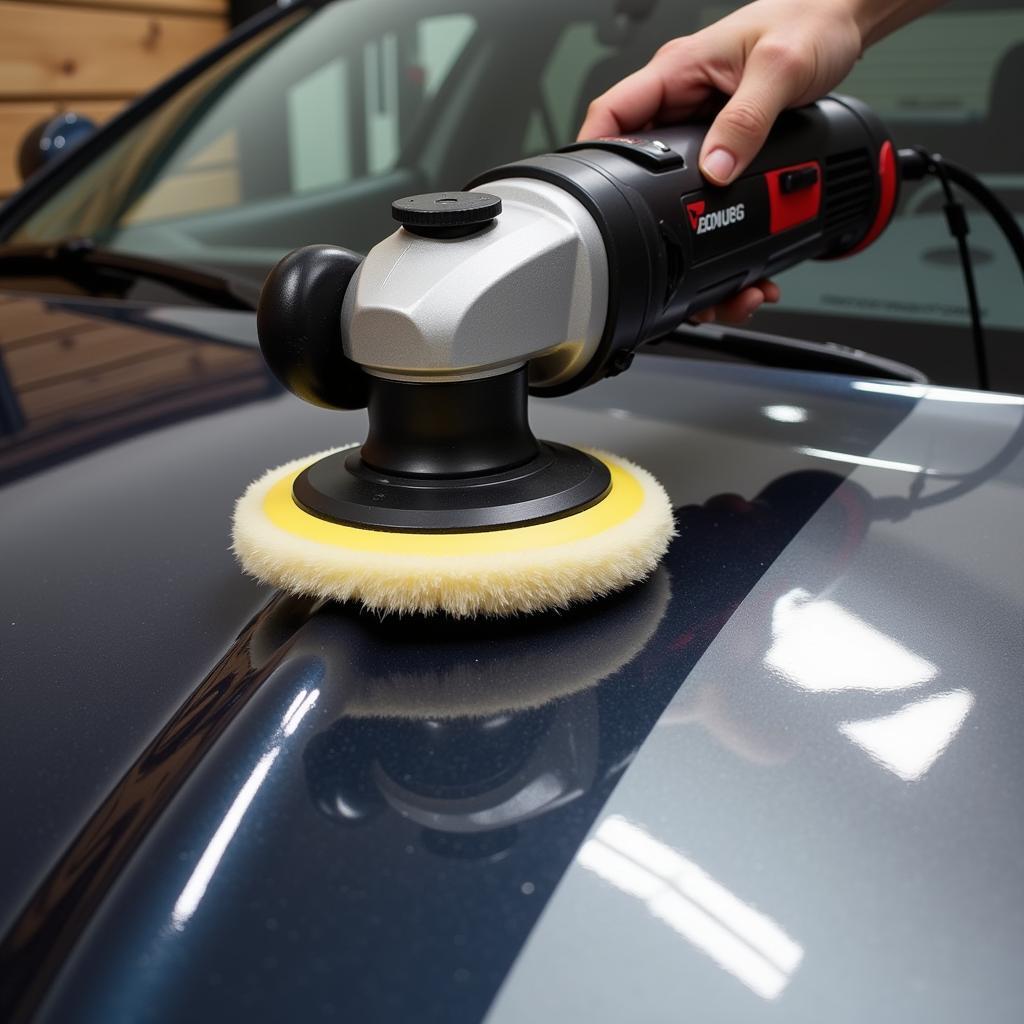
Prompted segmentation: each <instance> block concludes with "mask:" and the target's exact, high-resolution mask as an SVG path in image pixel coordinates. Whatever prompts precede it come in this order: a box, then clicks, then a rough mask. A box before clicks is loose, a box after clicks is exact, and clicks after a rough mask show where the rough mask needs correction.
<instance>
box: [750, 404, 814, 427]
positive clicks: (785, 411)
mask: <svg viewBox="0 0 1024 1024" xmlns="http://www.w3.org/2000/svg"><path fill="white" fill-rule="evenodd" d="M761 412H763V413H764V414H765V416H767V417H768V419H770V420H775V422H776V423H806V422H807V410H806V409H804V408H802V407H801V406H799V405H766V406H764V408H762V410H761Z"/></svg>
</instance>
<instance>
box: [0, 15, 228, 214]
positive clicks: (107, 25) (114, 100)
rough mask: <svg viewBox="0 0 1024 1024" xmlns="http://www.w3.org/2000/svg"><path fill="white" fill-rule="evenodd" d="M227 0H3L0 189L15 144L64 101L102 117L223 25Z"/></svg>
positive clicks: (8, 188)
mask: <svg viewBox="0 0 1024 1024" xmlns="http://www.w3.org/2000/svg"><path fill="white" fill-rule="evenodd" d="M227 7H228V2H227V0H64V2H62V3H50V2H49V0H0V199H2V197H3V196H5V195H9V194H10V193H11V192H13V191H14V190H15V189H16V188H17V187H18V185H19V176H18V170H17V153H18V146H19V144H20V142H21V139H22V137H23V136H24V134H25V132H26V131H27V130H28V129H29V128H30V127H31V126H32V125H34V124H36V123H37V122H39V121H41V120H43V119H44V118H46V117H49V116H52V115H53V114H56V113H58V112H60V111H62V110H73V111H75V112H76V113H81V114H85V115H87V116H88V117H91V118H92V119H93V120H95V121H97V122H102V121H105V120H106V119H107V118H109V117H110V116H112V115H113V114H114V113H115V112H116V111H117V110H119V109H120V108H121V107H122V106H123V105H124V103H125V102H126V101H127V100H129V99H131V98H132V97H133V96H137V95H138V94H139V93H141V92H144V91H145V90H146V89H148V88H149V87H150V86H152V85H155V84H156V83H157V82H159V81H160V80H161V79H163V78H166V77H167V76H168V75H169V74H170V73H171V72H173V71H174V70H175V69H177V68H178V67H179V66H180V65H182V64H183V63H185V62H186V61H188V60H190V59H191V58H192V57H194V56H196V55H197V54H199V53H201V52H202V51H203V50H206V49H207V48H209V47H210V46H212V45H213V44H214V43H216V42H217V41H218V40H219V39H221V38H222V37H223V36H224V34H225V33H226V32H227V29H228V20H227Z"/></svg>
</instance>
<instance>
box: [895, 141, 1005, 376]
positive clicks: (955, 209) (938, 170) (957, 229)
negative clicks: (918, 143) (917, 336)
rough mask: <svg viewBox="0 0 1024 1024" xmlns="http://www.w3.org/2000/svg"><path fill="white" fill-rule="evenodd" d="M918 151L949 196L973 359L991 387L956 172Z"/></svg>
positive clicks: (951, 229) (948, 209)
mask: <svg viewBox="0 0 1024 1024" xmlns="http://www.w3.org/2000/svg"><path fill="white" fill-rule="evenodd" d="M915 152H916V153H917V154H918V155H919V156H920V157H921V158H922V159H923V160H924V166H925V170H926V171H927V172H928V173H929V174H934V175H935V177H936V178H938V180H939V184H940V185H941V186H942V192H943V194H944V195H945V197H946V202H945V204H944V205H943V207H942V209H943V212H944V213H945V214H946V224H947V225H948V226H949V233H950V234H951V235H952V236H953V238H955V239H956V246H957V249H958V250H959V252H960V267H961V269H962V270H963V272H964V287H965V288H966V290H967V308H968V310H969V311H970V317H971V339H972V341H973V343H974V361H975V365H976V367H977V371H978V388H979V389H980V390H981V391H988V390H989V375H988V352H987V351H986V348H985V331H984V328H983V327H982V326H981V307H980V306H979V304H978V286H977V283H976V282H975V279H974V264H973V262H972V261H971V248H970V246H969V245H968V244H967V236H968V234H970V227H969V225H968V223H967V212H966V211H965V210H964V208H963V206H962V205H961V204H960V203H959V202H957V199H956V196H954V195H953V186H952V185H951V184H950V181H951V180H952V177H953V176H952V174H950V170H949V165H948V164H947V163H946V161H945V160H943V158H942V157H941V156H940V155H939V154H938V153H929V152H928V151H927V150H925V149H920V148H917V149H916V150H915ZM1011 219H1012V218H1011Z"/></svg>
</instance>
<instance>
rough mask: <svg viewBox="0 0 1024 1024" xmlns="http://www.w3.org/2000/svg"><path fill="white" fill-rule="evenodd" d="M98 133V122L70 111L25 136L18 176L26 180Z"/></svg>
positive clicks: (52, 118) (22, 142)
mask: <svg viewBox="0 0 1024 1024" xmlns="http://www.w3.org/2000/svg"><path fill="white" fill-rule="evenodd" d="M94 131H96V124H95V122H93V121H90V120H89V118H87V117H83V116H82V115H81V114H73V113H71V112H70V111H68V112H66V113H63V114H58V115H57V116H56V117H51V118H50V119H49V120H48V121H40V122H39V124H37V125H34V126H33V127H32V128H30V129H29V130H28V131H27V132H26V133H25V137H24V138H23V139H22V140H21V147H20V149H19V150H18V172H19V173H20V174H21V177H22V180H23V181H24V180H25V179H26V178H28V177H29V176H30V175H32V174H35V172H36V171H38V170H39V168H40V167H43V166H44V165H45V164H47V163H49V162H50V161H51V160H54V159H56V157H58V156H60V155H61V154H62V153H66V152H67V151H68V150H69V149H72V148H73V147H75V146H77V145H78V144H79V143H80V142H84V141H85V140H86V139H87V138H88V137H89V136H90V135H92V133H93V132H94Z"/></svg>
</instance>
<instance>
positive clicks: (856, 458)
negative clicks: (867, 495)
mask: <svg viewBox="0 0 1024 1024" xmlns="http://www.w3.org/2000/svg"><path fill="white" fill-rule="evenodd" d="M797 451H798V452H800V453H801V454H803V455H810V456H811V457H812V458H815V459H828V460H829V461H830V462H845V463H846V464H847V465H851V466H867V467H869V468H870V469H892V470H895V471H896V472H898V473H923V472H924V466H919V465H917V463H915V462H893V461H891V460H890V459H875V458H872V457H871V456H870V455H851V454H850V453H849V452H830V451H826V450H825V449H824V448H804V447H800V448H797Z"/></svg>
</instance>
